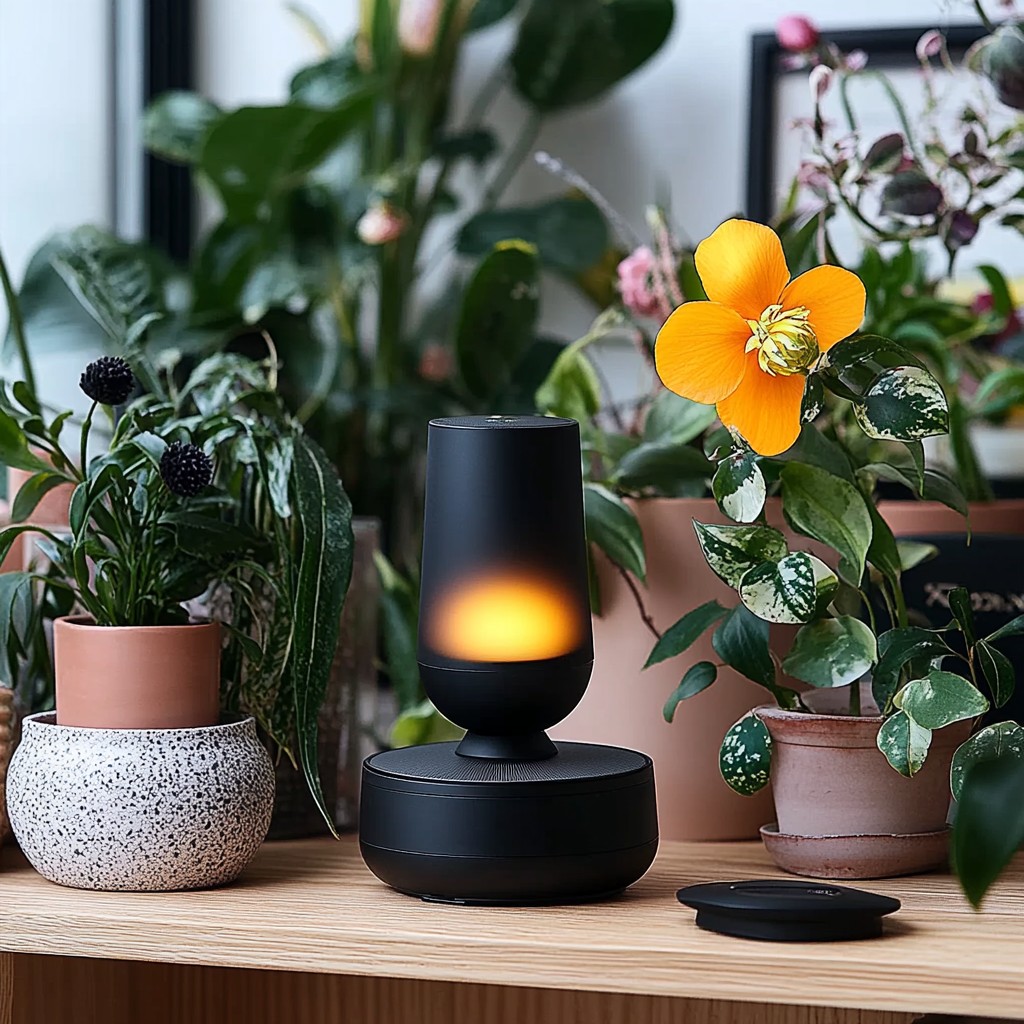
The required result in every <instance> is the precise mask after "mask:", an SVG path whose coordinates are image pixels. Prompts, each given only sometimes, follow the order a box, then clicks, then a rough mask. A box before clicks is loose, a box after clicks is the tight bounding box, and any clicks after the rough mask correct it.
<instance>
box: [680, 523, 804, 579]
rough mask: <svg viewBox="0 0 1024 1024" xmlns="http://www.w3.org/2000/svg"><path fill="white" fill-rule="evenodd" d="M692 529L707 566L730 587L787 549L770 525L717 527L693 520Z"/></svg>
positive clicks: (779, 535) (713, 524) (776, 558)
mask: <svg viewBox="0 0 1024 1024" xmlns="http://www.w3.org/2000/svg"><path fill="white" fill-rule="evenodd" d="M693 528H694V530H695V531H696V533H697V540H698V541H699V542H700V547H701V551H703V552H704V557H705V559H707V563H708V565H709V566H710V567H711V569H712V571H713V572H714V573H715V575H716V576H718V577H719V578H720V579H721V580H722V581H723V582H725V583H728V584H729V586H730V587H733V588H736V587H739V585H740V580H741V579H743V575H744V573H746V572H748V571H749V570H750V569H752V568H754V566H756V565H760V564H761V563H762V562H777V561H778V560H779V559H781V558H784V557H785V555H786V552H787V551H788V548H787V547H786V538H785V537H783V536H782V534H781V533H780V532H779V531H778V530H776V529H774V528H772V527H770V526H719V525H717V524H715V523H698V522H696V521H694V524H693Z"/></svg>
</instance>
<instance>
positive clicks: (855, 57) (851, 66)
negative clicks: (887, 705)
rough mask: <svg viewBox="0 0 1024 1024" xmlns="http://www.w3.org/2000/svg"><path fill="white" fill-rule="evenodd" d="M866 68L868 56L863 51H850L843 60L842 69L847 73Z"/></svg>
mask: <svg viewBox="0 0 1024 1024" xmlns="http://www.w3.org/2000/svg"><path fill="white" fill-rule="evenodd" d="M867 66H868V55H867V54H866V53H865V52H864V51H863V50H851V51H850V52H849V53H848V54H847V55H846V56H845V57H844V58H843V67H844V68H846V70H847V71H863V70H864V69H865V68H866V67H867Z"/></svg>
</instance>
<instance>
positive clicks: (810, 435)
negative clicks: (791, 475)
mask: <svg viewBox="0 0 1024 1024" xmlns="http://www.w3.org/2000/svg"><path fill="white" fill-rule="evenodd" d="M786 460H787V461H794V462H805V463H807V464H809V465H811V466H817V467H818V469H823V470H825V472H826V473H831V474H832V476H838V477H841V478H842V479H843V480H845V481H847V483H851V484H852V483H854V477H853V468H852V467H851V465H850V458H849V456H848V455H847V454H846V452H845V451H844V450H843V449H842V447H841V446H840V445H838V444H836V442H835V441H832V440H830V439H829V438H827V437H826V436H825V435H824V434H823V433H822V432H821V431H820V430H819V429H818V428H817V427H815V426H812V425H811V424H806V425H805V426H804V427H803V429H802V430H801V431H800V438H799V440H798V441H797V443H796V444H795V445H794V446H793V447H792V448H791V449H790V450H789V451H788V452H787V453H786Z"/></svg>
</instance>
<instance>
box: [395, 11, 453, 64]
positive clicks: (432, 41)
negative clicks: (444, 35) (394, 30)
mask: <svg viewBox="0 0 1024 1024" xmlns="http://www.w3.org/2000/svg"><path fill="white" fill-rule="evenodd" d="M443 7H444V2H443V0H402V2H401V6H400V7H399V8H398V41H399V43H400V44H401V46H402V49H403V50H404V51H405V52H406V53H408V54H410V55H411V56H413V57H429V56H430V54H432V53H433V52H434V46H435V45H436V43H437V30H438V27H439V26H440V24H441V10H442V8H443Z"/></svg>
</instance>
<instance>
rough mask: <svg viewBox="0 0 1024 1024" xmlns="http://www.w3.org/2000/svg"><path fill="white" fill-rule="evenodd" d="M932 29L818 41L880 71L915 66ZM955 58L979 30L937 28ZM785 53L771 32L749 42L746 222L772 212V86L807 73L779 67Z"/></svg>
mask: <svg viewBox="0 0 1024 1024" xmlns="http://www.w3.org/2000/svg"><path fill="white" fill-rule="evenodd" d="M935 27H936V26H934V25H924V26H916V27H915V26H911V27H906V28H878V29H850V30H842V31H834V32H824V31H823V32H822V40H823V41H824V42H826V43H834V44H835V45H836V46H838V47H839V49H840V50H842V51H843V52H844V53H849V52H850V51H851V50H863V51H864V52H865V53H866V54H867V55H868V59H869V61H870V64H869V66H870V67H873V68H878V69H880V70H883V71H884V70H887V69H893V68H906V67H912V66H914V65H916V63H917V58H916V55H915V48H916V46H917V41H918V40H919V39H920V38H921V36H922V35H923V34H924V33H925V32H927V31H928V30H929V29H931V28H935ZM941 31H942V33H943V35H944V36H945V37H946V41H947V44H948V46H949V50H950V53H951V54H952V55H953V57H954V58H956V57H958V56H960V55H961V54H963V53H964V52H965V51H966V50H967V49H968V48H969V47H970V46H971V45H972V44H973V43H975V42H977V41H978V40H979V39H981V38H983V37H984V36H985V35H986V34H987V31H986V29H985V28H984V27H983V26H982V25H951V26H947V27H945V28H942V29H941ZM785 55H786V51H785V50H783V49H782V47H781V46H780V45H779V41H778V39H776V37H775V34H774V33H773V32H758V33H755V34H754V35H753V36H751V40H750V109H749V114H748V121H747V140H748V141H747V181H746V198H745V209H746V215H747V216H748V217H749V218H750V219H751V220H756V221H760V222H761V223H769V222H770V221H771V220H772V218H773V217H774V215H775V213H776V209H775V207H776V195H777V182H776V181H775V180H774V174H775V143H776V138H777V134H778V126H777V124H776V122H777V102H776V83H777V81H778V79H779V78H780V77H781V76H783V75H788V74H795V75H799V74H802V75H806V74H807V70H806V69H799V70H793V71H790V70H788V69H786V68H784V67H783V64H782V58H783V57H784V56H785Z"/></svg>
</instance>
